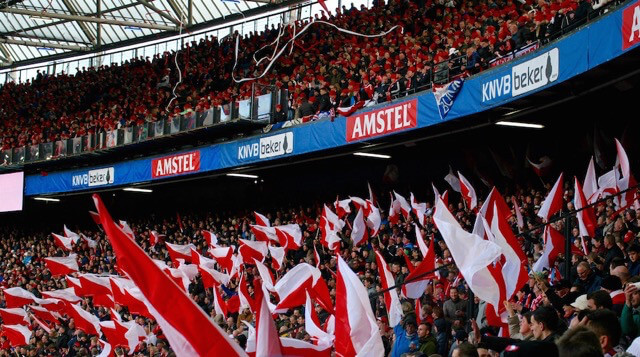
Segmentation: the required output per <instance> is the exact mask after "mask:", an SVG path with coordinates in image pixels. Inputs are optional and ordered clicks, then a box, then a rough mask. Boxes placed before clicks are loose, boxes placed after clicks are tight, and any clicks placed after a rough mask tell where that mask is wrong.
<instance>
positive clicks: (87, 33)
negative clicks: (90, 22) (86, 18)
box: [62, 0, 96, 43]
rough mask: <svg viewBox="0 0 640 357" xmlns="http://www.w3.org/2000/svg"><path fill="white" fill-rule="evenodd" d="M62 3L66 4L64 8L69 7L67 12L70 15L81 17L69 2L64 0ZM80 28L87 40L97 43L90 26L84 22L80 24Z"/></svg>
mask: <svg viewBox="0 0 640 357" xmlns="http://www.w3.org/2000/svg"><path fill="white" fill-rule="evenodd" d="M62 3H63V4H64V6H66V7H67V10H69V13H70V14H71V15H74V16H78V15H80V13H78V11H77V10H76V8H75V7H74V6H73V4H72V3H71V2H70V1H69V0H62ZM78 26H80V30H82V33H84V35H85V37H87V40H89V42H91V43H96V38H95V36H93V32H92V31H91V30H90V29H89V26H87V24H85V23H84V22H78Z"/></svg>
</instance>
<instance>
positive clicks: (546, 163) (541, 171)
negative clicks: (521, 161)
mask: <svg viewBox="0 0 640 357" xmlns="http://www.w3.org/2000/svg"><path fill="white" fill-rule="evenodd" d="M527 162H529V165H531V168H533V171H535V173H536V175H538V176H539V177H542V176H545V175H546V174H547V173H548V172H549V169H551V164H552V163H553V161H552V160H551V158H550V157H549V156H543V157H541V158H540V163H539V164H536V163H534V162H533V161H531V160H530V159H529V158H528V157H527Z"/></svg>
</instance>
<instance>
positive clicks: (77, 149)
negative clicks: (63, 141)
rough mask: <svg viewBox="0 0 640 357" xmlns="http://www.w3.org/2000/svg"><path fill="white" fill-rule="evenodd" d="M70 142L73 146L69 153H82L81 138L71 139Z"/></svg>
mask: <svg viewBox="0 0 640 357" xmlns="http://www.w3.org/2000/svg"><path fill="white" fill-rule="evenodd" d="M71 141H72V145H73V146H72V149H71V152H72V153H73V154H80V153H81V152H82V137H77V138H73V139H71Z"/></svg>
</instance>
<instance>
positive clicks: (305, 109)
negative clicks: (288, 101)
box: [298, 96, 316, 118]
mask: <svg viewBox="0 0 640 357" xmlns="http://www.w3.org/2000/svg"><path fill="white" fill-rule="evenodd" d="M298 109H299V111H300V118H304V117H307V116H310V115H313V114H315V113H316V112H315V110H313V106H312V105H311V103H309V101H308V100H307V97H306V96H302V103H300V107H299V108H298Z"/></svg>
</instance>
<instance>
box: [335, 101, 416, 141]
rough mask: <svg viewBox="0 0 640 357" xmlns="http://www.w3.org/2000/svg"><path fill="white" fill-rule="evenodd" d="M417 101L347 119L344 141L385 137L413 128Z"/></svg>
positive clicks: (359, 114)
mask: <svg viewBox="0 0 640 357" xmlns="http://www.w3.org/2000/svg"><path fill="white" fill-rule="evenodd" d="M416 107H417V100H416V99H412V100H409V101H406V102H402V103H398V104H396V105H394V106H391V107H387V108H382V109H378V110H374V111H371V112H363V113H358V114H357V115H352V116H350V117H348V118H347V133H346V139H347V141H348V142H351V141H358V140H362V139H366V138H372V137H375V136H380V135H385V134H389V133H393V132H397V131H402V130H405V129H408V128H415V127H416V125H417V123H418V121H417V112H416Z"/></svg>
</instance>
